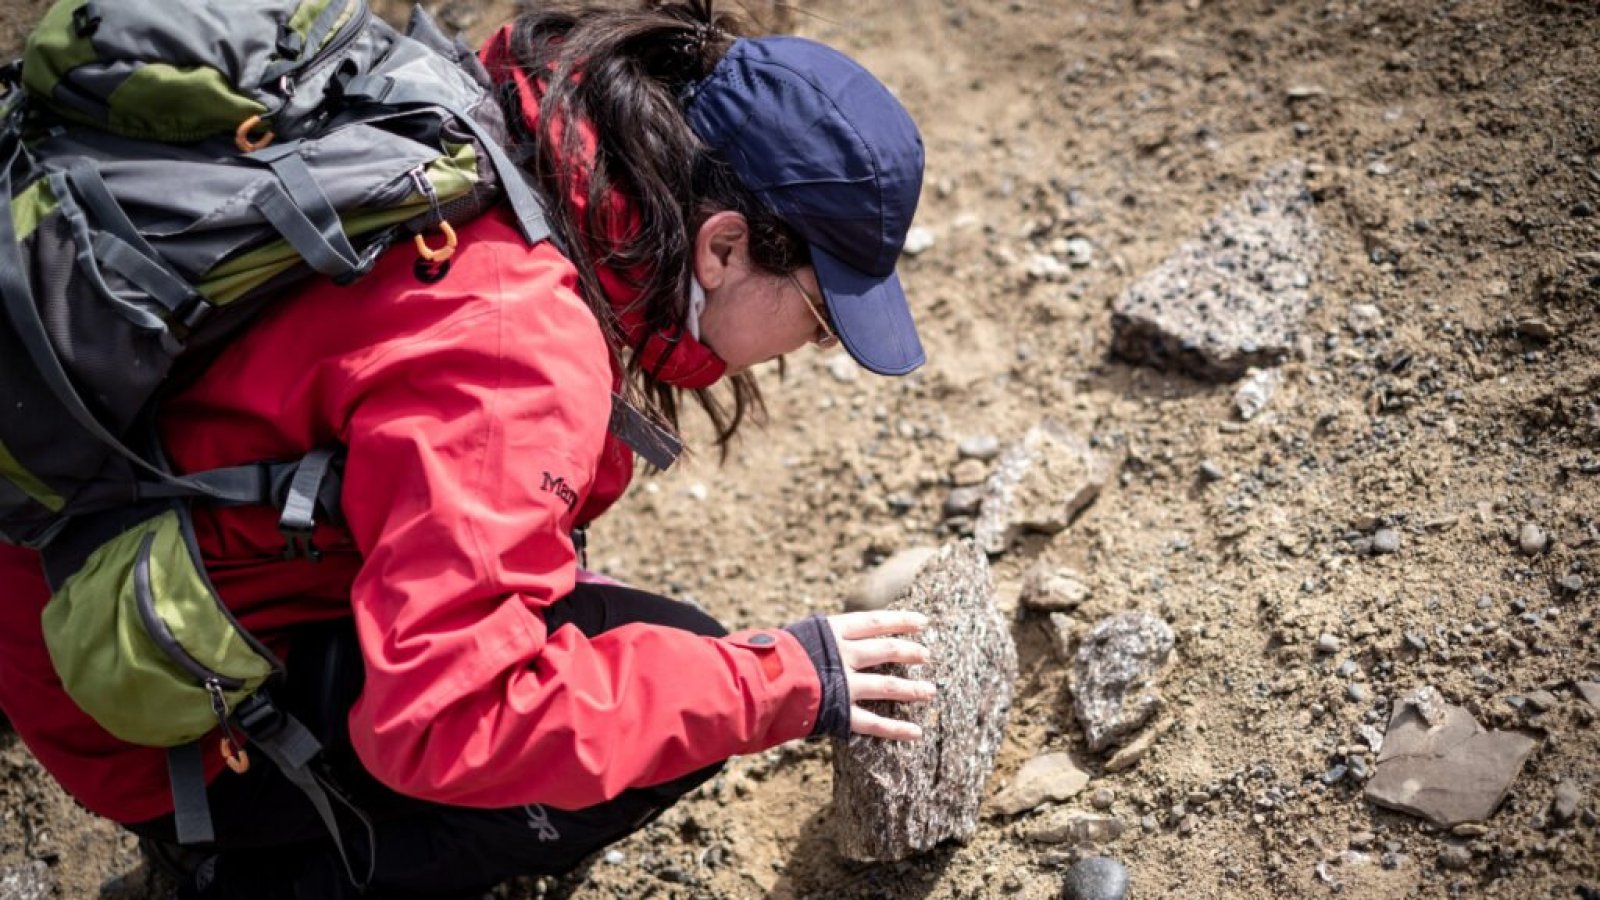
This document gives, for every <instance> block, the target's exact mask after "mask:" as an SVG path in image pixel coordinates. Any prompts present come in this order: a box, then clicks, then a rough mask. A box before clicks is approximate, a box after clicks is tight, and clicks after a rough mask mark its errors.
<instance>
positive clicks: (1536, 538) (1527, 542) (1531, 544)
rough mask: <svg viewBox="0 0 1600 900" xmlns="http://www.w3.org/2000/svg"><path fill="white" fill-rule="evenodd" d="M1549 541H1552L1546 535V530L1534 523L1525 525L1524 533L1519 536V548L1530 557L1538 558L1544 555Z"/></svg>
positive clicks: (1523, 527)
mask: <svg viewBox="0 0 1600 900" xmlns="http://www.w3.org/2000/svg"><path fill="white" fill-rule="evenodd" d="M1549 541H1550V539H1549V537H1548V536H1546V535H1545V533H1544V529H1543V528H1540V527H1539V526H1538V525H1535V524H1533V523H1532V522H1528V523H1527V524H1525V525H1523V526H1522V532H1521V533H1520V534H1518V535H1517V546H1518V547H1520V548H1521V549H1522V552H1523V553H1525V554H1527V555H1528V556H1537V555H1539V554H1540V553H1543V552H1544V550H1545V547H1546V546H1547V545H1548V544H1549Z"/></svg>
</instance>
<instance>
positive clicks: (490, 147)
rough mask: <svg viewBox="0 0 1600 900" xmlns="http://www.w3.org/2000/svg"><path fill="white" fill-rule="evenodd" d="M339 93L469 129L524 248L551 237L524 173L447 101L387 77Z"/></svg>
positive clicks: (357, 82) (366, 79)
mask: <svg viewBox="0 0 1600 900" xmlns="http://www.w3.org/2000/svg"><path fill="white" fill-rule="evenodd" d="M343 91H344V96H345V97H346V98H347V99H353V100H366V101H368V102H371V103H377V104H380V105H383V106H390V107H403V106H437V107H439V108H440V109H443V110H444V111H446V112H448V113H450V114H451V115H452V116H455V117H456V118H457V119H459V120H460V121H461V124H463V125H465V126H466V127H467V128H469V129H471V131H472V134H473V136H474V137H476V138H477V139H478V143H480V144H482V145H483V149H484V152H486V153H488V154H489V162H490V164H491V165H492V166H494V170H495V172H496V173H498V174H499V175H500V183H501V186H502V188H503V189H504V190H505V192H506V200H507V201H508V202H509V203H510V204H511V210H512V212H513V213H515V215H516V217H517V226H518V228H519V229H520V230H521V231H522V237H523V239H524V240H526V241H527V242H528V246H530V247H531V246H533V245H534V244H537V243H539V242H540V241H543V240H547V239H551V238H552V237H553V235H552V234H551V233H550V223H549V221H548V220H547V219H546V218H545V212H544V204H542V203H540V202H539V198H538V197H537V196H536V195H535V194H534V192H533V188H532V187H530V186H529V185H528V181H527V179H528V175H527V173H526V172H524V171H523V170H522V168H521V167H520V166H518V165H517V164H515V163H513V162H512V161H511V157H510V156H507V155H506V151H505V148H504V147H502V146H500V141H499V139H497V138H496V137H495V136H494V135H492V134H490V133H489V131H488V129H486V128H484V127H483V125H482V124H480V123H479V122H478V121H477V120H476V119H474V118H473V117H472V116H471V115H469V114H468V113H467V112H466V111H465V110H463V109H461V108H460V107H458V106H456V105H455V104H453V103H450V102H448V101H442V100H441V99H440V97H439V96H438V94H437V93H436V92H434V91H431V90H429V89H428V88H426V87H421V86H417V85H413V84H409V83H401V82H397V81H395V80H394V79H393V78H390V77H389V76H387V75H363V76H361V77H359V78H352V79H350V80H349V81H348V82H346V83H345V85H344V89H343ZM558 246H559V244H558Z"/></svg>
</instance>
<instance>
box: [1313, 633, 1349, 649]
mask: <svg viewBox="0 0 1600 900" xmlns="http://www.w3.org/2000/svg"><path fill="white" fill-rule="evenodd" d="M1343 646H1344V642H1343V641H1341V640H1339V639H1338V638H1337V637H1335V636H1333V635H1331V634H1324V635H1322V636H1321V637H1318V638H1317V652H1318V653H1338V652H1339V648H1340V647H1343Z"/></svg>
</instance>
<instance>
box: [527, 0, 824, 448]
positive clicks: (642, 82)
mask: <svg viewBox="0 0 1600 900" xmlns="http://www.w3.org/2000/svg"><path fill="white" fill-rule="evenodd" d="M739 32H740V25H739V23H738V21H737V20H736V19H735V18H734V17H733V16H731V15H728V14H725V13H718V12H715V11H713V9H712V2H711V0H679V2H662V0H646V3H645V4H644V6H643V7H642V8H640V9H636V10H621V9H616V8H608V7H598V6H575V5H563V4H549V5H543V6H541V7H540V9H539V10H538V11H536V12H529V13H525V14H523V15H522V16H520V17H519V18H518V19H517V21H516V24H515V26H514V28H513V30H512V35H511V53H512V56H513V58H514V59H515V61H516V63H517V64H518V65H519V66H520V67H522V68H523V69H524V70H525V71H526V72H528V73H529V74H530V75H533V77H534V78H535V79H536V80H537V82H538V83H539V86H540V87H541V88H542V89H543V96H542V99H541V101H540V114H539V117H538V126H537V129H536V132H535V133H532V134H524V135H522V137H523V139H525V140H526V141H527V142H528V143H529V144H530V145H531V147H532V149H533V153H532V156H531V158H530V161H529V163H528V165H529V167H530V170H531V171H532V173H533V174H534V176H535V178H536V180H537V182H538V184H539V187H540V190H541V192H542V193H543V195H544V199H545V200H546V205H547V207H548V212H549V216H550V222H551V225H552V227H553V228H554V229H555V232H556V233H557V234H558V235H559V236H560V237H561V238H562V239H563V241H564V242H565V245H566V246H567V247H568V248H569V251H570V252H571V255H572V258H573V259H572V261H573V263H574V264H575V265H576V266H577V269H578V277H579V284H580V287H581V289H582V291H583V295H584V299H585V301H586V302H587V303H588V305H589V307H590V309H591V310H593V312H594V314H595V318H596V319H597V320H598V321H599V322H600V325H601V328H602V329H603V330H604V331H605V332H606V336H607V339H608V340H609V342H610V343H611V346H613V347H621V346H622V345H623V344H624V340H625V339H624V336H623V329H622V327H621V324H620V319H619V315H618V311H617V310H616V309H614V308H613V306H612V304H611V302H610V300H609V299H608V298H607V295H606V292H605V290H604V288H603V286H602V283H601V279H600V269H602V268H604V269H606V270H608V275H612V276H615V277H619V278H621V279H623V280H624V282H625V283H626V285H627V287H628V289H629V290H630V291H632V292H634V293H635V294H636V296H637V299H636V300H635V301H634V303H633V305H632V306H631V307H630V308H629V313H630V314H638V315H640V316H642V319H643V321H644V323H645V329H646V332H645V333H646V334H649V333H653V332H655V331H658V330H662V329H667V330H670V329H673V328H675V327H678V326H680V325H681V324H682V322H683V321H684V318H685V316H686V314H687V306H688V293H689V279H690V276H691V272H692V261H693V236H694V234H695V232H696V231H697V230H698V229H699V226H700V225H701V223H702V222H704V221H705V220H706V219H707V218H708V217H710V216H711V215H712V214H713V213H716V212H718V211H721V210H730V209H731V210H734V211H737V212H740V213H742V214H744V215H745V217H746V218H747V219H748V220H749V222H750V228H751V255H752V259H753V261H754V262H755V264H756V265H757V266H760V267H761V268H763V269H767V270H769V271H772V272H774V273H776V274H787V273H789V272H792V271H794V270H795V269H797V268H799V267H801V266H803V265H806V264H807V263H808V262H809V261H810V260H809V253H808V250H807V248H806V244H805V242H804V241H803V240H802V239H801V238H800V237H799V236H798V235H797V234H795V233H794V231H793V230H791V229H790V228H788V226H786V225H784V224H783V222H782V221H781V220H780V219H778V217H777V216H776V215H774V214H773V213H771V212H770V211H769V210H766V209H765V208H764V207H762V205H761V204H760V203H759V202H758V201H757V200H756V198H755V196H754V195H753V194H751V193H750V191H749V190H748V189H747V188H745V187H744V186H743V184H742V183H740V182H739V180H738V178H737V177H736V176H735V175H734V174H733V171H732V169H731V168H730V167H729V166H728V165H727V164H726V163H725V162H723V161H722V160H720V159H717V158H716V157H715V155H714V154H712V153H711V151H710V150H709V149H708V148H707V147H706V146H705V145H704V144H703V142H701V141H700V139H699V138H698V137H697V136H696V135H695V134H694V132H693V131H692V130H691V129H690V127H689V124H688V120H687V117H686V116H685V114H684V110H683V104H684V103H685V102H686V100H687V99H688V97H689V95H690V94H691V93H692V91H693V88H694V86H695V85H696V84H698V83H699V82H700V81H701V80H703V79H704V78H705V77H706V76H708V75H710V74H711V71H712V69H714V68H715V67H716V65H717V63H718V62H719V61H721V59H722V57H723V55H724V54H725V53H726V52H727V51H728V48H729V47H731V46H732V44H733V41H734V38H735V36H736V35H737V34H738V33H739ZM511 102H512V103H515V102H516V101H514V100H513V101H511ZM508 113H509V115H508V118H509V119H510V120H512V121H513V122H521V121H522V116H521V115H520V114H519V112H518V111H517V110H515V109H512V110H508ZM573 123H587V125H588V126H591V127H592V133H585V129H584V128H580V127H572V125H573ZM590 141H592V142H593V143H592V146H589V145H588V144H587V142H590ZM577 191H581V192H582V193H583V194H584V196H585V197H586V200H587V202H586V204H585V205H584V207H583V210H582V212H581V214H580V212H579V211H578V210H576V209H575V208H574V205H573V204H572V203H570V202H568V198H570V197H572V196H574V193H575V192H577ZM624 210H625V212H624ZM624 214H625V215H629V216H632V217H636V223H634V227H631V228H629V227H626V226H628V224H629V223H626V222H619V221H616V217H617V216H618V215H624ZM618 234H626V235H628V237H627V239H626V240H623V241H617V240H614V239H613V238H612V237H611V236H613V235H618ZM635 349H636V348H635ZM624 381H625V385H624V390H625V393H626V394H627V395H628V397H629V399H630V400H631V401H633V402H635V403H636V404H639V405H641V406H642V407H643V408H644V409H645V410H646V411H647V412H648V413H650V414H651V415H653V416H654V417H655V418H657V419H658V420H660V421H662V422H665V423H667V424H670V425H671V426H672V427H674V428H676V427H677V426H678V412H679V395H680V394H681V393H682V391H681V390H680V389H678V388H674V387H673V386H671V385H669V384H666V383H664V382H662V381H659V380H657V379H656V378H655V377H654V376H653V375H652V373H650V372H649V371H647V370H645V369H644V368H643V367H642V366H641V365H640V361H639V359H638V354H637V353H633V354H629V357H628V365H627V373H626V376H625V379H624ZM725 381H726V382H727V383H728V384H729V386H730V387H731V391H732V398H731V399H732V408H731V409H730V408H729V407H728V406H727V405H726V404H725V403H724V402H723V401H722V400H720V399H719V398H717V397H715V396H713V393H712V391H711V390H710V389H706V390H696V391H693V392H692V393H693V395H694V398H695V400H696V401H697V402H698V403H699V404H700V405H701V407H702V408H703V409H705V411H706V414H707V415H708V416H709V417H710V419H711V422H712V425H713V426H714V428H715V429H716V443H717V446H718V447H719V449H720V450H721V451H722V453H723V455H724V456H726V453H727V445H728V441H729V440H730V439H731V438H732V436H733V434H734V433H735V432H736V431H737V430H738V428H739V426H740V424H741V423H742V422H743V421H744V420H745V419H746V418H747V417H749V418H752V419H756V420H759V419H760V418H762V417H763V416H764V414H765V408H764V405H763V403H762V398H761V393H760V390H759V388H758V387H757V385H756V382H755V379H754V377H753V376H751V375H750V374H749V373H741V374H738V375H734V376H730V377H729V378H727V379H725Z"/></svg>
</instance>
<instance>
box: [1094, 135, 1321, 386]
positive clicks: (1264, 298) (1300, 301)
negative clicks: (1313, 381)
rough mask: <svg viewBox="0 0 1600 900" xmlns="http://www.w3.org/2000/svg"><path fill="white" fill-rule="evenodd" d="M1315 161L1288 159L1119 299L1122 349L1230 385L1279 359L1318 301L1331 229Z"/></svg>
mask: <svg viewBox="0 0 1600 900" xmlns="http://www.w3.org/2000/svg"><path fill="white" fill-rule="evenodd" d="M1314 210H1315V204H1314V202H1313V201H1312V199H1311V193H1310V191H1308V190H1307V189H1306V184H1305V166H1304V165H1303V164H1302V163H1300V162H1299V161H1297V160H1295V161H1290V162H1287V163H1284V164H1282V165H1280V166H1278V167H1276V168H1274V169H1272V170H1270V171H1268V172H1267V173H1266V174H1265V175H1264V176H1262V178H1261V179H1260V180H1259V181H1257V182H1256V183H1255V184H1254V185H1252V186H1251V187H1250V189H1249V190H1247V191H1246V192H1245V194H1244V195H1243V197H1241V198H1240V199H1239V200H1238V201H1237V202H1236V203H1234V204H1233V205H1231V206H1229V207H1227V208H1226V209H1224V210H1223V211H1222V212H1220V213H1218V214H1217V215H1216V217H1214V218H1213V219H1211V221H1209V222H1207V223H1206V224H1205V227H1203V228H1202V229H1201V230H1200V233H1199V234H1198V235H1196V236H1195V237H1194V238H1192V239H1190V240H1188V241H1185V242H1184V243H1183V244H1182V245H1181V246H1180V247H1179V248H1178V250H1177V251H1176V252H1174V253H1173V254H1172V255H1171V256H1169V257H1167V259H1166V261H1164V262H1163V263H1161V265H1160V266H1158V267H1156V269H1155V270H1154V271H1151V272H1150V273H1148V274H1146V275H1145V276H1143V277H1142V278H1140V279H1139V280H1138V281H1136V282H1134V283H1133V284H1132V285H1131V286H1130V287H1129V288H1128V289H1127V290H1126V291H1125V292H1123V294H1122V296H1121V297H1119V298H1117V300H1116V302H1115V303H1114V304H1113V305H1112V317H1111V323H1112V331H1113V335H1112V351H1113V352H1115V353H1116V354H1117V355H1118V356H1121V357H1122V358H1124V359H1126V360H1129V361H1131V362H1137V363H1144V364H1147V365H1152V366H1155V367H1157V368H1162V369H1176V370H1179V371H1182V372H1185V373H1187V374H1190V375H1193V376H1195V377H1198V378H1204V379H1207V380H1212V381H1227V380H1232V379H1235V378H1238V377H1239V376H1241V375H1243V374H1244V373H1245V371H1246V370H1247V369H1249V368H1250V367H1252V366H1272V365H1276V364H1277V363H1279V362H1280V361H1282V359H1283V358H1284V357H1285V356H1287V355H1288V353H1289V351H1290V349H1291V348H1292V347H1293V345H1294V341H1295V337H1296V336H1297V334H1298V332H1299V329H1300V325H1301V322H1302V321H1303V320H1304V318H1305V314H1306V310H1307V308H1308V307H1309V306H1310V303H1311V285H1312V284H1313V282H1314V281H1315V278H1316V270H1317V265H1318V263H1319V261H1320V259H1321V255H1322V231H1321V227H1320V226H1319V225H1318V223H1317V219H1316V215H1315V212H1314Z"/></svg>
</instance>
